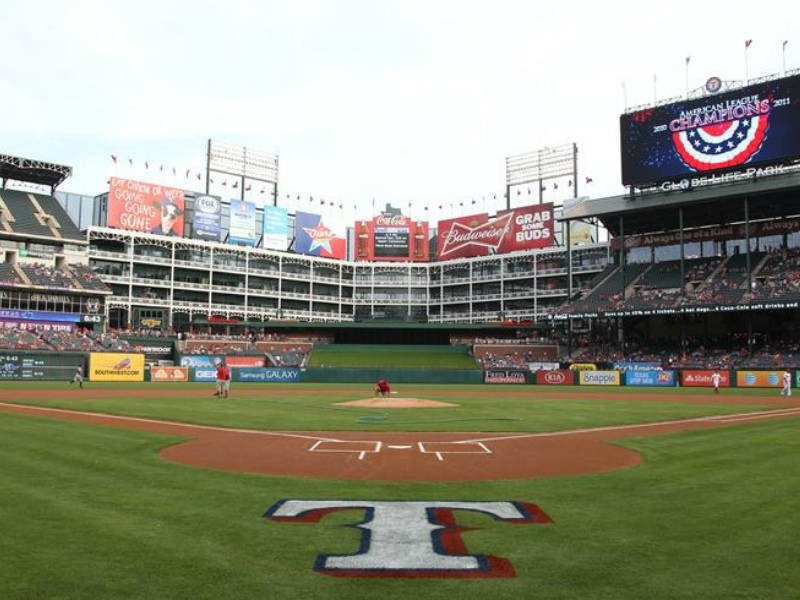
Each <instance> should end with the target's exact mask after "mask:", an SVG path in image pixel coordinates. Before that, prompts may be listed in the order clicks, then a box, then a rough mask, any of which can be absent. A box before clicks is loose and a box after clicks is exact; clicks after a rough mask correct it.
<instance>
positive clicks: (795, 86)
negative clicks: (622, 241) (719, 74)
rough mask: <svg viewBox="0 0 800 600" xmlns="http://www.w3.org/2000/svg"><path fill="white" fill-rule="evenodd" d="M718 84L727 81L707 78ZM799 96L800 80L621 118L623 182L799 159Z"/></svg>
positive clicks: (766, 84) (653, 180)
mask: <svg viewBox="0 0 800 600" xmlns="http://www.w3.org/2000/svg"><path fill="white" fill-rule="evenodd" d="M712 84H713V85H715V86H716V87H717V89H718V85H721V82H720V81H719V80H718V79H717V80H716V81H714V80H709V82H708V84H707V86H708V85H712ZM707 89H709V88H708V87H707ZM799 98H800V76H793V77H786V78H782V79H775V80H773V81H766V82H763V83H758V84H754V85H750V86H747V87H743V88H740V89H738V90H735V91H732V92H727V93H724V94H719V95H708V96H706V97H703V98H699V99H696V100H687V101H681V102H676V103H674V104H668V105H666V106H659V107H655V108H647V109H644V110H640V111H638V112H634V113H631V114H627V115H622V116H621V117H620V140H621V146H622V147H621V154H622V183H623V185H641V184H647V183H657V182H659V181H665V180H669V179H677V178H681V177H683V178H692V177H693V176H694V177H696V176H697V175H698V174H709V173H714V172H717V171H724V170H731V169H737V168H738V169H740V170H741V169H743V165H752V166H756V165H766V164H770V163H780V162H784V161H786V160H788V159H792V158H797V157H800V137H798V136H797V135H796V132H797V131H798V130H800V102H798V99H799ZM690 185H691V184H690Z"/></svg>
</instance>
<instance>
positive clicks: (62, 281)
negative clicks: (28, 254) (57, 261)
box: [19, 263, 76, 290]
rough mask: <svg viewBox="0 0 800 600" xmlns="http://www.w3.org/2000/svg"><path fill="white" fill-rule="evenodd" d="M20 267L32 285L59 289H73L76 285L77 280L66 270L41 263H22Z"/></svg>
mask: <svg viewBox="0 0 800 600" xmlns="http://www.w3.org/2000/svg"><path fill="white" fill-rule="evenodd" d="M19 267H20V268H21V269H22V271H23V272H24V273H25V276H26V277H27V278H28V280H29V281H30V282H31V285H35V286H37V287H44V288H51V289H59V290H62V289H63V290H71V289H74V288H75V287H76V286H75V282H73V281H72V278H71V277H70V276H69V274H68V273H67V272H66V271H62V270H60V269H55V268H53V267H48V266H46V265H43V264H39V263H33V264H31V263H21V264H20V265H19Z"/></svg>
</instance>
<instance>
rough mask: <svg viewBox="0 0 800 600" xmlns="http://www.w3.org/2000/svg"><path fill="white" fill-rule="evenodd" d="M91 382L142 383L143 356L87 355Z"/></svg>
mask: <svg viewBox="0 0 800 600" xmlns="http://www.w3.org/2000/svg"><path fill="white" fill-rule="evenodd" d="M89 379H90V380H92V381H144V354H105V353H103V354H99V353H95V352H93V353H91V354H90V355H89Z"/></svg>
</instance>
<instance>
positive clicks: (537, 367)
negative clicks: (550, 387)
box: [528, 362, 561, 371]
mask: <svg viewBox="0 0 800 600" xmlns="http://www.w3.org/2000/svg"><path fill="white" fill-rule="evenodd" d="M560 366H561V365H560V364H558V363H557V362H531V363H528V369H530V370H531V371H558V368H559V367H560Z"/></svg>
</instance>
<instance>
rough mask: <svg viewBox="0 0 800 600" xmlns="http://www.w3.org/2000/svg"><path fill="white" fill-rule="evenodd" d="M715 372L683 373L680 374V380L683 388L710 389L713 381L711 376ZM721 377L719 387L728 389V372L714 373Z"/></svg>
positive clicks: (729, 380) (729, 375) (729, 382)
mask: <svg viewBox="0 0 800 600" xmlns="http://www.w3.org/2000/svg"><path fill="white" fill-rule="evenodd" d="M714 373H715V371H683V373H681V380H682V381H683V386H684V387H712V386H713V385H714V381H713V380H712V379H711V376H712V375H714ZM716 373H719V374H720V376H721V379H720V380H719V386H720V387H730V385H731V374H730V372H728V371H716Z"/></svg>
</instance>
